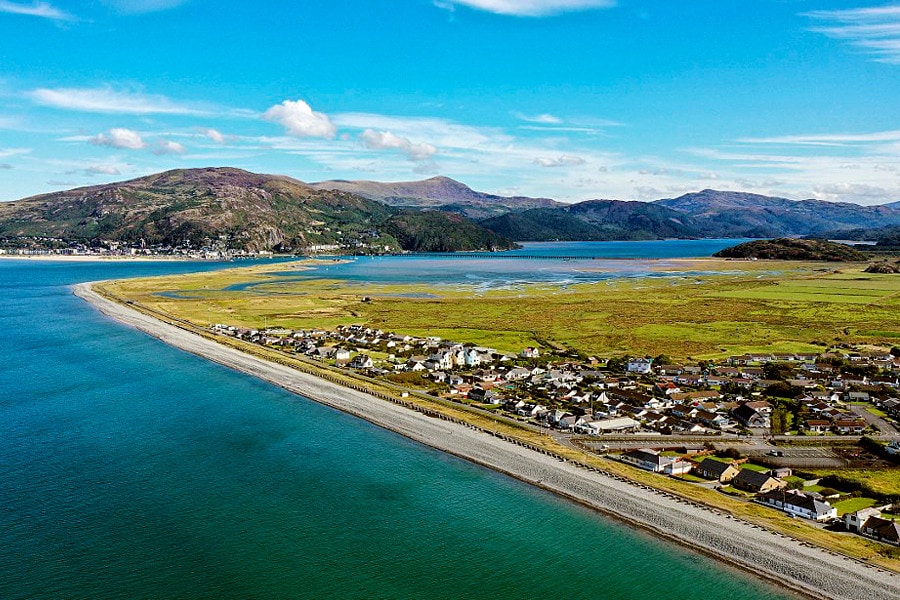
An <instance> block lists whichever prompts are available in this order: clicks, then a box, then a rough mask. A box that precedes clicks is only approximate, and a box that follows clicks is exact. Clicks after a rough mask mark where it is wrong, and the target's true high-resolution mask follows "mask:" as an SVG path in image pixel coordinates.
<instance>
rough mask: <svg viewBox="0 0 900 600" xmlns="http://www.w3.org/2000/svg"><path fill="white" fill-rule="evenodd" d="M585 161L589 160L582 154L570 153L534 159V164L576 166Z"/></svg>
mask: <svg viewBox="0 0 900 600" xmlns="http://www.w3.org/2000/svg"><path fill="white" fill-rule="evenodd" d="M585 162H587V161H585V160H584V159H583V158H581V157H580V156H572V155H570V154H563V155H562V156H557V157H555V158H547V157H539V158H535V159H534V164H536V165H540V166H542V167H574V166H578V165H583V164H584V163H585Z"/></svg>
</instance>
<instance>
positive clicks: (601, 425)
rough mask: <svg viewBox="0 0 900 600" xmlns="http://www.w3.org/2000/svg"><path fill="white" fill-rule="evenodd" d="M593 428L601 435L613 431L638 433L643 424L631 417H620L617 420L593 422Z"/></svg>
mask: <svg viewBox="0 0 900 600" xmlns="http://www.w3.org/2000/svg"><path fill="white" fill-rule="evenodd" d="M591 426H592V427H593V428H594V429H596V430H597V431H598V432H599V433H609V432H611V431H619V432H621V431H637V430H638V429H640V427H641V424H640V423H639V422H637V421H635V420H634V419H631V418H629V417H619V418H617V419H601V420H599V421H593V422H591Z"/></svg>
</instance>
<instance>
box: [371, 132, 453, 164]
mask: <svg viewBox="0 0 900 600" xmlns="http://www.w3.org/2000/svg"><path fill="white" fill-rule="evenodd" d="M359 139H360V140H362V142H363V144H365V145H366V148H371V149H385V148H388V149H395V150H399V151H400V152H403V153H404V154H406V157H407V158H409V160H411V161H413V162H418V161H423V160H428V159H429V158H431V157H432V156H433V155H434V153H435V152H437V148H435V147H434V146H432V145H431V144H425V143H414V142H411V141H410V140H409V139H408V138H405V137H401V136H399V135H394V134H393V133H391V132H390V131H375V130H374V129H366V130H365V131H363V132H362V133H361V134H359Z"/></svg>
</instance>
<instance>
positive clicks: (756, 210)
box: [654, 190, 900, 237]
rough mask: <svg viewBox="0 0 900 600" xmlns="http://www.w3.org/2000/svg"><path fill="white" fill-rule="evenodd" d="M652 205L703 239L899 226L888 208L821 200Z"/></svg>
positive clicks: (720, 194) (688, 200)
mask: <svg viewBox="0 0 900 600" xmlns="http://www.w3.org/2000/svg"><path fill="white" fill-rule="evenodd" d="M654 204H656V205H658V206H664V207H666V208H669V209H672V210H675V211H677V212H680V213H682V214H684V215H686V216H689V217H691V218H692V219H694V220H695V221H696V222H697V223H698V224H700V225H701V226H702V227H703V230H704V232H705V236H706V237H778V236H787V235H811V234H820V233H822V232H825V231H830V230H839V229H852V228H855V227H872V226H876V227H877V226H885V225H894V224H900V210H897V208H896V207H894V206H893V205H889V204H886V205H882V206H860V205H858V204H850V203H847V202H826V201H824V200H789V199H787V198H777V197H771V196H761V195H758V194H748V193H744V192H724V191H718V190H703V191H701V192H696V193H692V194H685V195H683V196H679V197H678V198H670V199H666V200H657V201H656V202H654Z"/></svg>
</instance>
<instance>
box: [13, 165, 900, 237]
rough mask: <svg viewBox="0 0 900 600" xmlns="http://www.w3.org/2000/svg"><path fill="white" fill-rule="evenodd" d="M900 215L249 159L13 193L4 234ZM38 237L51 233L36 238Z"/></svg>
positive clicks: (714, 225) (590, 226)
mask: <svg viewBox="0 0 900 600" xmlns="http://www.w3.org/2000/svg"><path fill="white" fill-rule="evenodd" d="M894 225H900V202H894V203H891V204H884V205H881V206H860V205H857V204H851V203H841V202H825V201H821V200H799V201H795V200H789V199H786V198H779V197H770V196H762V195H757V194H749V193H744V192H732V191H717V190H703V191H700V192H696V193H691V194H685V195H682V196H679V197H677V198H667V199H661V200H657V201H654V202H642V201H623V200H587V201H584V202H579V203H575V204H564V203H561V202H557V201H555V200H552V199H549V198H529V197H523V196H512V197H506V196H497V195H493V194H486V193H482V192H478V191H475V190H472V189H471V188H470V187H468V186H466V185H465V184H463V183H460V182H458V181H454V180H452V179H449V178H447V177H433V178H431V179H426V180H423V181H411V182H399V183H380V182H375V181H323V182H318V183H312V184H308V183H304V182H302V181H299V180H296V179H292V178H290V177H285V176H280V175H262V174H257V173H250V172H248V171H243V170H241V169H236V168H228V167H223V168H204V169H178V170H173V171H166V172H164V173H158V174H155V175H149V176H146V177H141V178H138V179H133V180H130V181H125V182H120V183H111V184H105V185H97V186H90V187H83V188H77V189H73V190H68V191H62V192H54V193H50V194H43V195H40V196H34V197H31V198H25V199H22V200H18V201H15V202H4V203H0V243H4V244H5V245H17V244H19V245H21V243H23V242H22V241H23V240H30V241H29V243H31V244H35V243H37V244H42V245H48V244H53V243H56V244H65V243H67V242H70V241H73V240H74V241H80V242H85V241H91V240H112V241H117V242H121V243H126V244H131V245H135V244H140V245H148V246H170V247H174V246H183V247H203V246H210V245H218V246H219V247H227V248H231V249H243V250H247V251H251V252H255V251H260V250H273V251H282V252H302V251H308V250H309V249H310V248H311V247H317V246H318V247H323V246H324V247H340V248H341V249H342V250H352V251H359V252H395V251H398V250H417V251H453V250H488V249H507V248H510V247H512V246H513V243H512V242H511V240H515V241H545V240H573V241H574V240H637V239H660V238H703V237H724V238H728V237H735V238H737V237H750V238H771V237H799V236H822V235H825V234H827V235H828V236H829V237H832V236H834V237H840V236H839V235H837V234H839V233H840V232H845V231H848V230H854V229H859V228H873V227H887V226H894ZM35 240H38V241H37V242H36V241H35Z"/></svg>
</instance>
